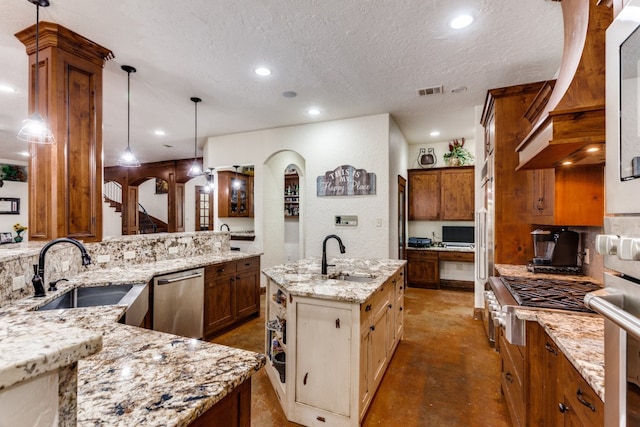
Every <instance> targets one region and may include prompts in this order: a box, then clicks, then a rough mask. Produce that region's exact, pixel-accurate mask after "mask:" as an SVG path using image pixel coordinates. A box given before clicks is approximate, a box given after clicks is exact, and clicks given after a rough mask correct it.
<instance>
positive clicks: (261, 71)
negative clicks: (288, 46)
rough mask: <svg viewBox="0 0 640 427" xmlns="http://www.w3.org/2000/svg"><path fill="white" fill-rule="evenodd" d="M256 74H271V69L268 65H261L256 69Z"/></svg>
mask: <svg viewBox="0 0 640 427" xmlns="http://www.w3.org/2000/svg"><path fill="white" fill-rule="evenodd" d="M255 72H256V74H257V75H259V76H270V75H271V70H270V69H268V68H266V67H259V68H256V70H255Z"/></svg>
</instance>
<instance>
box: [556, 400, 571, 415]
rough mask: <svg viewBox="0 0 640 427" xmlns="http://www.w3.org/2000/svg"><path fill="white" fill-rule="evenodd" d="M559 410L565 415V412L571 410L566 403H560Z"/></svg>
mask: <svg viewBox="0 0 640 427" xmlns="http://www.w3.org/2000/svg"><path fill="white" fill-rule="evenodd" d="M558 410H559V411H560V412H562V413H563V414H564V413H565V412H567V411H568V410H569V407H568V406H567V405H565V404H564V403H562V402H560V403H558Z"/></svg>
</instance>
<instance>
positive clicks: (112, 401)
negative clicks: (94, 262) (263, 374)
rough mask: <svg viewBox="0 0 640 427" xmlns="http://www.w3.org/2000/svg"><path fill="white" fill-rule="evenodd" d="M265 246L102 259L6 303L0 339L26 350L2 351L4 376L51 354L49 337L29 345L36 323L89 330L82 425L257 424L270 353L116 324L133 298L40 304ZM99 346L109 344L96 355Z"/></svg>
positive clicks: (47, 362)
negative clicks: (259, 385) (119, 261)
mask: <svg viewBox="0 0 640 427" xmlns="http://www.w3.org/2000/svg"><path fill="white" fill-rule="evenodd" d="M182 238H184V237H182ZM140 240H143V241H147V240H149V238H148V237H144V238H141V239H140ZM21 250H22V251H24V252H29V253H30V252H31V251H32V250H33V249H31V248H24V247H23V248H21ZM257 255H259V254H254V253H238V252H230V251H201V252H200V253H199V254H193V255H192V256H188V257H180V258H177V259H161V260H158V261H149V262H143V263H139V264H135V265H129V266H126V265H114V266H113V267H111V268H95V269H90V270H86V271H83V272H82V273H79V274H76V275H74V276H71V277H70V280H69V281H68V282H61V283H59V284H58V288H59V290H58V291H53V292H47V296H46V297H44V298H39V299H36V298H32V297H26V298H22V299H19V300H15V301H11V302H10V303H9V304H6V305H4V306H3V307H1V308H0V325H1V326H0V348H3V356H4V355H5V354H4V344H5V340H9V339H13V340H14V341H15V339H16V337H18V338H19V339H22V340H23V341H24V345H23V346H22V348H23V349H24V351H23V352H21V353H19V352H14V354H12V355H11V360H4V359H3V360H1V361H2V362H3V364H2V365H1V366H0V378H4V377H5V374H6V373H7V372H9V371H7V370H6V369H9V368H11V366H29V365H28V363H29V361H30V360H32V359H33V358H38V355H41V354H43V346H44V344H43V345H31V346H29V345H28V344H29V342H31V343H32V341H33V340H32V337H33V332H34V331H39V330H42V329H43V325H46V330H47V331H49V332H50V334H49V336H50V338H49V339H50V340H52V341H56V339H57V338H56V337H58V336H59V337H61V338H60V339H67V337H68V336H69V335H72V334H76V335H77V334H78V332H77V331H78V330H83V331H85V334H86V335H87V336H86V337H85V339H86V340H87V343H88V344H89V345H88V346H87V350H86V351H84V352H80V353H79V357H85V356H86V357H85V358H84V359H80V360H79V361H78V362H77V419H76V422H77V425H79V426H96V425H105V426H107V425H108V426H132V425H144V426H156V425H163V426H187V425H192V426H199V425H207V426H215V425H218V424H217V423H220V422H224V423H225V424H224V425H225V426H226V425H242V426H249V425H250V419H249V416H250V390H251V386H250V384H251V381H250V377H251V375H253V374H254V373H256V372H257V371H258V370H260V369H261V368H262V366H264V364H265V360H266V359H265V356H264V355H262V354H258V353H254V352H250V351H245V350H240V349H235V348H230V347H227V346H222V345H217V344H211V343H207V342H204V341H200V340H196V339H191V338H185V337H180V336H176V335H171V334H166V333H162V332H156V331H151V330H148V329H143V328H139V327H136V326H129V325H124V324H121V323H118V321H119V320H120V319H121V318H122V316H123V314H124V313H125V311H126V309H127V307H126V306H120V305H111V306H96V307H86V308H72V309H59V310H48V311H33V310H35V309H36V308H38V307H40V306H42V305H44V304H46V303H47V302H49V301H51V300H52V299H54V298H56V297H57V296H59V295H60V294H62V293H64V292H66V291H68V290H69V289H72V288H75V287H83V286H94V285H105V284H144V283H149V281H150V280H151V279H152V278H153V277H154V276H156V275H159V274H166V273H172V272H176V271H181V270H185V269H190V268H195V267H205V266H212V265H213V266H215V265H228V264H229V263H230V262H242V261H243V260H245V259H247V260H248V259H252V258H254V259H255V257H256V256H257ZM52 270H53V269H52ZM48 271H49V270H48ZM52 274H53V273H52ZM49 277H51V276H49ZM52 331H55V332H52ZM20 337H21V338H20ZM14 344H15V345H14V346H17V347H19V346H20V343H14ZM32 344H33V343H32ZM100 345H101V346H102V350H101V351H99V352H97V353H95V354H92V355H90V354H91V353H93V352H95V351H97V350H99V348H100ZM51 347H55V346H51ZM89 350H91V351H89ZM63 351H68V349H67V350H65V349H60V351H57V350H56V349H55V348H54V350H53V353H54V354H49V353H51V351H49V353H46V357H44V358H42V357H40V359H38V360H39V362H38V363H39V364H40V365H42V366H40V365H37V368H38V369H43V370H47V369H55V368H56V367H55V366H53V364H54V362H55V361H56V360H58V358H60V357H65V356H64V353H63ZM76 353H78V352H76ZM77 358H78V357H77ZM71 362H74V361H73V360H72V361H71ZM71 362H70V363H71ZM13 369H14V371H15V368H13ZM29 369H31V368H30V367H29ZM0 384H1V383H0ZM74 384H75V383H74ZM0 388H2V386H0ZM73 394H75V390H74V392H73ZM62 425H65V424H64V423H63V424H62ZM69 425H75V423H71V424H69Z"/></svg>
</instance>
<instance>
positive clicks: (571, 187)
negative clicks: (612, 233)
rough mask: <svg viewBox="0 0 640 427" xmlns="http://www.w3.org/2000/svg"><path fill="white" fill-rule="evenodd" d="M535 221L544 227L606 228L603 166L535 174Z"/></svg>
mask: <svg viewBox="0 0 640 427" xmlns="http://www.w3.org/2000/svg"><path fill="white" fill-rule="evenodd" d="M532 176H533V178H532V198H531V216H532V220H531V222H532V223H534V224H541V225H564V226H570V225H571V226H596V227H601V226H602V218H603V216H604V167H603V166H602V165H593V166H580V167H565V168H558V169H537V170H534V171H533V175H532Z"/></svg>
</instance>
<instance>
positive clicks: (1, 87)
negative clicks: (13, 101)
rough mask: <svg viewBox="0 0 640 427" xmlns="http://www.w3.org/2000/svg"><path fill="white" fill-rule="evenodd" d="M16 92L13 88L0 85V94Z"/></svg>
mask: <svg viewBox="0 0 640 427" xmlns="http://www.w3.org/2000/svg"><path fill="white" fill-rule="evenodd" d="M17 91H18V90H17V89H16V88H15V87H11V86H9V85H0V92H7V93H16V92H17Z"/></svg>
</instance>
